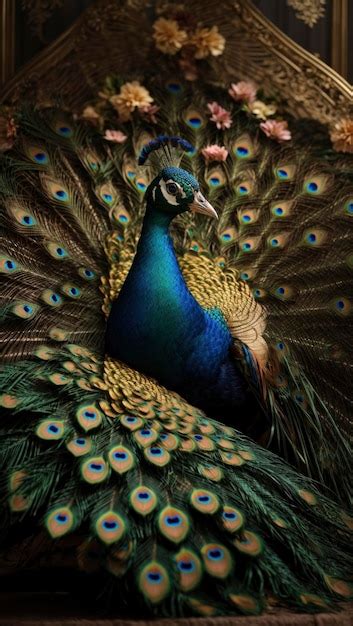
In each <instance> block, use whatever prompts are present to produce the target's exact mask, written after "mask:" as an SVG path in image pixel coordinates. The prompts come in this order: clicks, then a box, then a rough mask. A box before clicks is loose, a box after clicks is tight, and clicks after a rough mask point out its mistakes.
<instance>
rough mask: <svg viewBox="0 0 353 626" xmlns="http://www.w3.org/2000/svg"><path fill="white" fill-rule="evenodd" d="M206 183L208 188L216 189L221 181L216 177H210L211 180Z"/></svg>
mask: <svg viewBox="0 0 353 626" xmlns="http://www.w3.org/2000/svg"><path fill="white" fill-rule="evenodd" d="M208 182H209V185H210V187H218V186H219V185H220V184H221V180H220V178H218V176H211V178H209V179H208Z"/></svg>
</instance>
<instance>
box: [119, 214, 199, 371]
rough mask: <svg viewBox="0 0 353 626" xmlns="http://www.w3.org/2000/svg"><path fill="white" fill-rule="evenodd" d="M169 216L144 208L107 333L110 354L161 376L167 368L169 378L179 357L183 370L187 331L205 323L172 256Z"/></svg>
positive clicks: (196, 333) (192, 331) (195, 330)
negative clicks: (124, 278) (138, 238)
mask: <svg viewBox="0 0 353 626" xmlns="http://www.w3.org/2000/svg"><path fill="white" fill-rule="evenodd" d="M173 217H174V216H173V215H172V214H167V213H163V212H159V211H157V210H156V209H155V208H154V207H151V206H147V211H146V215H145V219H144V223H143V228H142V232H141V237H140V241H139V243H138V246H137V251H136V255H135V259H134V261H133V264H132V266H131V269H130V272H129V274H128V276H127V278H126V280H125V283H124V285H123V287H122V289H121V291H120V294H119V296H118V298H117V300H116V301H115V302H114V303H113V306H112V310H111V314H110V317H109V322H108V331H107V347H108V350H109V352H110V353H111V354H113V355H114V356H116V357H117V358H120V359H121V360H123V361H125V362H127V363H130V364H132V365H134V366H135V367H136V368H137V369H140V370H142V371H145V372H146V373H150V374H152V375H154V376H155V377H158V378H159V379H160V380H163V379H164V375H165V374H167V373H168V372H167V371H166V370H168V369H169V367H170V372H169V375H170V376H173V378H174V376H176V377H178V376H179V375H180V372H179V371H178V363H176V360H179V356H180V369H181V368H182V354H181V352H182V349H183V347H184V346H185V347H187V346H188V345H190V339H191V338H192V337H190V333H191V335H194V334H195V336H196V335H198V334H199V333H200V332H202V329H203V327H204V325H205V313H204V311H203V309H202V308H201V307H200V305H199V304H198V303H197V302H196V300H195V299H194V297H193V296H192V295H191V293H190V292H189V290H188V288H187V286H186V284H185V281H184V278H183V275H182V273H181V271H180V268H179V265H178V262H177V259H176V256H175V252H174V246H173V242H172V239H171V237H170V235H169V226H170V223H171V221H172V219H173ZM178 346H180V347H181V348H180V350H181V352H180V354H179V356H176V353H177V352H178V349H179V348H178ZM168 359H169V363H168ZM172 360H173V362H171V361H172Z"/></svg>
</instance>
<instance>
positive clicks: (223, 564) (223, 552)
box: [201, 543, 232, 578]
mask: <svg viewBox="0 0 353 626" xmlns="http://www.w3.org/2000/svg"><path fill="white" fill-rule="evenodd" d="M201 554H202V557H203V561H204V565H205V569H206V571H207V572H208V574H210V575H211V576H215V577H216V578H226V577H227V576H228V575H229V573H230V571H231V569H232V558H231V556H230V553H229V551H228V550H227V548H225V547H224V546H222V545H220V544H216V543H211V544H206V545H205V546H203V547H202V548H201Z"/></svg>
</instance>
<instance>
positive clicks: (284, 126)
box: [260, 120, 292, 141]
mask: <svg viewBox="0 0 353 626" xmlns="http://www.w3.org/2000/svg"><path fill="white" fill-rule="evenodd" d="M260 128H261V130H263V132H264V133H265V135H266V137H270V138H271V139H275V140H276V141H289V140H290V139H292V135H291V132H290V130H289V129H288V122H286V121H283V122H279V121H278V120H267V122H261V124H260Z"/></svg>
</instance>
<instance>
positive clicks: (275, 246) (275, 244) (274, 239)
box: [270, 237, 279, 248]
mask: <svg viewBox="0 0 353 626" xmlns="http://www.w3.org/2000/svg"><path fill="white" fill-rule="evenodd" d="M270 245H271V247H272V248H277V247H278V246H279V241H278V239H276V238H275V237H274V238H273V239H271V240H270Z"/></svg>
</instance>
